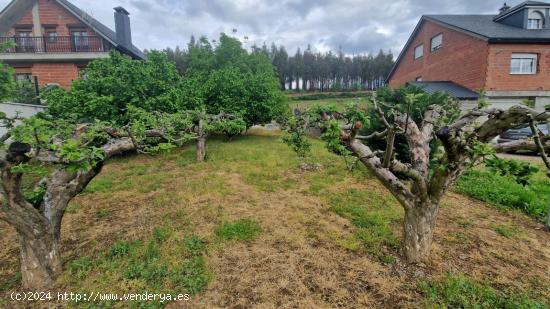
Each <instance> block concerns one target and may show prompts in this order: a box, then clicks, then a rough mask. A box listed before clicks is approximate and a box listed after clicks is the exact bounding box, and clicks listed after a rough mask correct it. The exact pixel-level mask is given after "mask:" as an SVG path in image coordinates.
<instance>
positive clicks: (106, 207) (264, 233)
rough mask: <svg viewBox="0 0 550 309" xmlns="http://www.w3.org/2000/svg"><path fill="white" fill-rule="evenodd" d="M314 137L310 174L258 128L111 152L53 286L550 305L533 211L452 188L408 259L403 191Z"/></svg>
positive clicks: (352, 302) (314, 300)
mask: <svg viewBox="0 0 550 309" xmlns="http://www.w3.org/2000/svg"><path fill="white" fill-rule="evenodd" d="M331 101H333V100H331ZM256 133H258V132H256ZM312 143H313V154H312V157H311V158H309V161H311V162H315V163H320V164H321V165H322V166H323V167H322V169H321V170H319V171H315V172H305V171H302V170H300V169H299V168H298V166H299V163H300V161H299V160H298V159H297V158H296V156H295V154H294V153H293V152H292V151H291V150H290V149H288V148H287V147H286V146H285V145H283V144H282V143H280V142H279V137H278V136H259V135H254V136H244V137H238V138H236V139H235V140H234V141H233V142H231V143H226V142H223V141H222V140H221V139H213V140H212V141H211V142H209V144H208V160H207V161H206V162H204V163H200V164H198V163H196V162H195V160H194V147H193V146H189V147H185V148H183V149H178V150H175V151H173V152H170V153H168V154H164V155H161V156H156V157H151V156H145V155H139V156H138V155H136V156H133V157H129V158H122V159H117V160H114V161H112V162H110V163H109V164H107V165H106V166H105V168H104V170H103V172H102V173H101V175H99V176H98V177H97V178H96V179H94V180H93V182H92V183H91V184H90V185H89V187H88V188H87V189H86V192H84V193H83V194H81V195H80V196H78V197H77V198H76V199H75V200H74V201H73V202H72V203H71V205H70V207H69V209H68V211H67V214H66V218H65V221H64V223H63V227H62V235H63V237H62V252H63V259H64V267H65V271H64V274H63V276H62V277H61V278H60V279H59V281H58V285H57V286H56V290H60V291H67V292H83V293H85V292H88V293H89V292H91V291H95V292H104V293H124V292H126V293H129V292H134V293H142V292H144V291H148V292H150V293H154V292H159V293H160V292H162V293H180V292H181V293H189V294H190V295H191V300H189V301H182V302H176V303H170V304H166V303H160V302H148V303H140V302H126V303H124V302H114V301H103V302H98V303H75V302H72V303H69V304H68V305H67V306H68V307H70V308H128V307H130V308H162V307H165V306H166V307H167V308H225V307H233V308H249V307H261V308H277V307H286V308H289V307H294V308H296V307H298V308H334V307H340V308H374V307H386V308H422V307H425V308H444V307H454V308H460V307H463V308H496V307H500V308H547V307H548V304H547V303H544V301H545V300H548V299H550V274H549V273H548V269H550V247H549V246H548V245H547V244H548V243H549V242H550V234H549V233H547V232H544V231H543V230H541V225H540V224H539V223H537V222H536V221H534V220H532V219H531V218H529V217H527V216H525V215H523V214H521V213H520V212H500V211H496V210H495V208H494V207H492V206H489V205H487V204H484V203H482V202H478V201H476V200H473V199H470V198H466V197H464V196H462V195H459V194H457V193H450V194H449V195H448V196H447V197H446V198H445V200H444V202H443V205H442V209H441V211H440V217H439V219H438V222H437V227H436V237H435V243H434V247H433V258H432V260H431V261H430V262H429V263H428V264H421V265H415V266H411V265H407V264H405V263H404V262H403V259H402V257H401V256H400V254H399V250H398V247H399V240H400V237H401V236H400V235H401V233H402V229H401V224H402V216H403V211H402V209H401V207H400V206H399V205H398V204H397V202H396V201H395V200H394V198H393V197H392V196H391V195H390V194H389V193H388V192H387V191H386V190H385V189H384V188H383V187H382V186H381V185H380V184H379V183H378V182H377V181H376V180H375V179H373V178H372V176H371V175H369V173H368V172H366V171H365V170H364V169H362V168H359V169H357V170H355V171H353V172H348V171H347V170H346V168H345V163H344V162H343V160H342V159H341V158H338V157H336V156H334V155H332V154H329V153H328V152H327V151H326V150H325V149H324V146H323V145H322V144H321V143H320V142H318V141H312ZM0 229H1V230H2V231H3V236H2V238H1V239H0V265H1V267H0V295H1V296H2V297H3V298H2V299H0V307H2V308H22V304H21V303H14V302H10V301H8V297H9V293H10V292H11V291H16V290H18V289H19V284H20V274H19V273H18V272H17V270H18V269H19V265H18V257H17V254H18V248H17V246H16V238H15V233H14V231H13V230H11V229H10V228H8V227H7V226H6V225H5V224H4V223H0ZM34 308H43V305H42V304H34Z"/></svg>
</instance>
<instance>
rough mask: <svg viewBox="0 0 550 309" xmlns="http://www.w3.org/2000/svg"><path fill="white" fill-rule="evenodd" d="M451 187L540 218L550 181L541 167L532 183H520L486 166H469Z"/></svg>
mask: <svg viewBox="0 0 550 309" xmlns="http://www.w3.org/2000/svg"><path fill="white" fill-rule="evenodd" d="M455 190H456V191H457V192H459V193H462V194H465V195H468V196H470V197H473V198H475V199H478V200H481V201H484V202H488V203H491V204H493V205H496V206H500V207H503V208H513V209H518V210H521V211H522V212H524V213H526V214H528V215H530V216H533V217H535V218H539V219H542V218H544V217H545V216H546V213H547V209H548V198H549V197H550V181H549V180H548V178H547V177H546V176H545V175H544V173H543V172H542V171H541V172H539V173H538V174H537V175H536V176H535V179H534V181H533V184H532V185H530V186H527V187H523V186H522V185H520V184H517V183H516V182H515V181H514V180H513V179H512V178H510V177H505V176H500V175H497V174H495V173H493V172H490V171H488V170H471V171H468V172H467V173H465V174H464V175H463V176H462V177H461V178H460V179H459V181H458V182H457V184H456V186H455Z"/></svg>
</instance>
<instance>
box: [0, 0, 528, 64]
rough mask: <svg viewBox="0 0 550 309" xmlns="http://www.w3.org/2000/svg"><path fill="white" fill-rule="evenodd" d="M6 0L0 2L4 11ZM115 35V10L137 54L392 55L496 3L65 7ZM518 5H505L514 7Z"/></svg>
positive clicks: (124, 1) (103, 0)
mask: <svg viewBox="0 0 550 309" xmlns="http://www.w3.org/2000/svg"><path fill="white" fill-rule="evenodd" d="M9 2H10V0H0V7H1V8H4V7H5V6H6V5H7V4H8V3H9ZM71 2H72V3H73V4H75V5H76V6H78V7H79V8H81V9H82V10H84V11H86V12H87V13H88V14H90V15H92V16H93V17H94V18H96V19H97V20H99V21H100V22H102V23H103V24H105V25H106V26H108V27H110V28H111V29H114V18H113V8H114V7H117V6H123V7H124V8H126V9H127V10H128V11H129V12H130V18H131V22H132V35H133V41H134V44H135V45H136V46H137V47H139V48H141V49H164V48H166V47H175V46H177V45H179V46H181V47H184V46H186V44H187V42H188V41H189V39H190V37H191V35H194V36H195V37H200V36H202V35H206V36H207V37H208V38H209V39H210V40H212V39H217V37H218V36H219V33H221V32H225V33H228V34H232V32H233V29H237V33H236V35H235V36H237V37H238V38H240V39H241V41H245V40H244V38H245V37H247V38H248V40H247V42H245V43H246V44H245V45H246V46H247V47H250V46H252V45H254V44H255V45H258V46H261V45H262V44H264V42H265V43H266V44H268V45H270V44H271V43H272V42H274V43H275V44H277V45H284V46H285V47H286V48H287V50H288V51H289V53H290V54H294V52H295V51H296V48H298V47H301V48H302V49H303V48H305V47H306V46H307V45H308V44H311V46H312V47H313V48H314V49H315V50H318V51H329V50H333V51H337V50H338V49H339V48H341V49H342V50H343V51H344V53H346V54H364V53H376V52H377V51H378V50H380V49H383V50H389V49H391V50H392V52H393V53H394V55H397V54H398V53H399V52H400V51H401V48H402V47H403V45H404V44H405V42H406V41H407V39H408V37H409V35H410V34H411V32H412V31H413V29H414V27H415V25H416V23H417V22H418V20H419V18H420V16H421V15H423V14H496V13H497V12H498V9H499V8H500V7H502V4H503V1H501V0H498V1H496V0H489V1H478V0H463V1H461V2H460V3H458V2H456V1H446V2H445V3H441V2H442V1H438V0H417V1H412V0H396V1H386V2H383V3H381V1H373V0H343V1H329V0H315V1H308V0H281V1H278V2H273V1H266V0H187V1H181V0H155V1H145V0H113V1H107V0H97V1H93V2H92V1H85V0H71ZM520 2H521V1H508V4H509V5H511V6H513V5H517V4H519V3H520Z"/></svg>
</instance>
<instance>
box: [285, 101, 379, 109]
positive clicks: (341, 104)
mask: <svg viewBox="0 0 550 309" xmlns="http://www.w3.org/2000/svg"><path fill="white" fill-rule="evenodd" d="M349 103H357V104H359V106H360V107H362V108H366V107H367V104H368V99H367V98H348V99H324V100H313V101H310V100H303V101H290V103H289V104H290V107H291V108H293V109H294V108H297V109H300V110H305V109H307V108H308V107H309V106H311V105H313V104H319V105H330V104H336V106H338V108H339V109H340V110H343V109H344V108H345V106H346V105H347V104H349Z"/></svg>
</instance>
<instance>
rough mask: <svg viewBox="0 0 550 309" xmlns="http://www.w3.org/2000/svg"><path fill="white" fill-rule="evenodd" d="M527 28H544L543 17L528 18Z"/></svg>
mask: <svg viewBox="0 0 550 309" xmlns="http://www.w3.org/2000/svg"><path fill="white" fill-rule="evenodd" d="M527 29H542V19H531V18H529V19H528V20H527Z"/></svg>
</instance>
